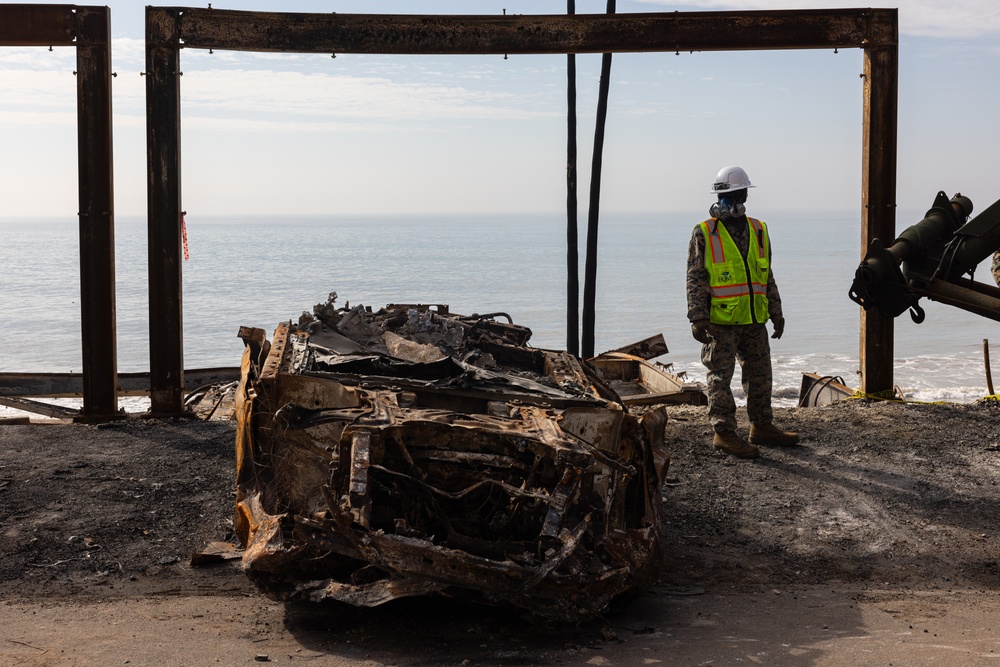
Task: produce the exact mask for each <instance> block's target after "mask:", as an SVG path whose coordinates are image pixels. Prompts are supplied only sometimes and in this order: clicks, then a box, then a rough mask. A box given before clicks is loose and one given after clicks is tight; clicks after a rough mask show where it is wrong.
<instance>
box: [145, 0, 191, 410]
mask: <svg viewBox="0 0 1000 667" xmlns="http://www.w3.org/2000/svg"><path fill="white" fill-rule="evenodd" d="M179 13H180V11H179V10H173V9H160V10H157V11H152V8H150V7H147V8H146V151H147V153H146V157H147V179H148V182H147V209H148V210H147V213H148V220H147V230H148V231H147V233H148V244H149V373H150V388H149V398H150V414H152V415H153V416H169V415H178V414H181V413H182V412H183V406H182V400H183V395H182V387H183V386H184V336H183V331H184V329H183V327H184V323H183V312H182V305H181V226H180V219H181V149H180V144H181V132H180V123H181V105H180V99H181V98H180V41H179V40H180V36H179V31H178V26H177V23H178V20H177V19H178V15H179Z"/></svg>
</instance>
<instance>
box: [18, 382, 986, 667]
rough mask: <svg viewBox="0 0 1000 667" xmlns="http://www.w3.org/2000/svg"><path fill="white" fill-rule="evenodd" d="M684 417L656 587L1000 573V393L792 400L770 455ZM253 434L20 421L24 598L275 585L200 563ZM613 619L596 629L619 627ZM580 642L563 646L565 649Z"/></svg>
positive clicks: (442, 612) (436, 610) (324, 619)
mask: <svg viewBox="0 0 1000 667" xmlns="http://www.w3.org/2000/svg"><path fill="white" fill-rule="evenodd" d="M669 414H670V422H669V424H668V426H667V430H668V434H667V440H668V442H669V443H670V446H671V459H672V462H671V467H670V470H669V473H668V481H667V484H666V485H665V486H664V488H663V502H664V517H665V521H666V530H665V532H666V544H665V550H666V556H665V558H664V564H663V568H662V575H661V577H660V581H659V582H658V584H657V586H656V587H655V588H654V589H653V591H651V594H653V595H664V594H678V593H683V594H698V593H700V592H702V591H709V592H719V591H723V590H725V591H735V592H739V591H768V590H771V589H776V588H786V587H790V586H806V585H812V584H831V585H837V586H840V585H844V586H850V587H854V588H864V587H867V586H872V587H878V588H880V589H883V590H884V589H887V588H888V589H893V588H898V589H901V590H902V589H910V588H921V589H940V590H947V589H949V588H952V587H956V588H966V589H969V588H972V589H984V590H986V589H990V590H996V589H997V588H998V586H1000V565H998V561H1000V530H998V524H997V517H998V516H1000V486H998V482H1000V405H998V404H996V403H993V402H982V403H978V404H971V405H921V404H902V403H869V402H861V401H850V402H845V403H841V404H837V405H835V406H831V407H827V408H812V409H784V410H779V411H778V415H777V416H778V421H779V423H780V425H781V426H782V427H785V428H791V429H795V430H798V431H799V432H800V433H801V434H802V436H803V444H802V446H800V447H795V448H788V449H773V448H772V449H766V450H765V451H764V454H763V457H762V458H761V459H759V460H756V461H742V460H735V459H732V458H728V457H726V456H723V455H721V454H719V453H717V452H714V451H712V450H711V449H710V448H709V446H708V443H709V441H710V427H709V425H708V421H707V417H706V413H705V408H703V407H687V406H680V407H671V408H669ZM234 437H235V428H234V426H233V425H231V424H229V423H225V422H198V421H193V420H177V421H146V420H138V419H130V420H127V421H124V422H120V423H113V424H106V425H100V426H94V425H43V424H39V425H28V426H0V536H2V539H0V580H2V581H4V582H6V585H5V587H4V591H5V595H4V596H3V597H4V599H6V600H7V601H24V600H50V601H51V602H52V603H54V604H71V605H73V604H80V605H86V604H89V603H92V602H114V601H115V600H122V601H126V600H130V599H133V600H134V599H136V598H139V599H149V598H150V597H153V598H155V597H157V596H164V595H169V596H178V595H181V596H183V595H197V596H223V597H225V596H241V597H242V596H254V595H258V593H257V592H256V591H255V590H254V589H253V588H252V586H250V585H249V583H248V582H247V581H246V579H245V577H244V576H243V575H242V574H241V573H240V572H239V571H238V569H237V568H236V567H234V566H233V565H232V564H228V565H220V566H213V567H198V568H194V567H191V565H190V559H191V554H192V553H193V552H196V551H199V550H201V549H202V548H203V547H205V545H207V544H208V543H210V542H213V541H232V539H233V534H232V513H233V503H234V498H233V489H234V486H235V480H234V469H235V462H234V454H233V451H234V445H233V443H234ZM11 584H13V585H11ZM415 608H416V609H417V610H418V613H416V614H413V613H412V612H413V610H414V609H415ZM331 613H333V614H334V618H331V616H330V614H331ZM401 615H405V616H406V618H407V619H408V625H407V627H408V630H407V632H405V633H401V632H399V631H398V630H397V628H398V627H399V622H400V618H401ZM345 618H350V619H351V620H350V621H348V622H344V619H345ZM499 618H504V619H507V620H505V621H503V623H501V622H500V621H499V620H498V619H499ZM358 619H364V622H363V623H362V621H359V620H358ZM415 619H421V620H415ZM284 623H285V624H286V625H288V626H295V625H296V624H298V625H299V626H301V627H302V628H305V629H308V628H310V627H312V626H313V625H316V624H319V625H322V626H325V627H329V626H330V625H331V624H337V623H342V626H341V632H342V634H343V637H342V638H348V637H350V638H353V640H354V641H356V642H361V643H363V642H364V641H365V640H366V638H367V639H371V640H372V641H374V637H376V636H377V635H378V634H379V633H381V632H385V631H386V630H387V629H392V631H393V632H394V633H395V637H396V640H397V641H399V642H404V643H405V642H407V641H410V640H412V641H418V640H419V638H421V637H423V636H424V635H427V633H431V634H433V635H434V636H435V637H443V638H445V640H448V641H451V642H452V643H453V644H454V643H456V642H457V643H459V644H460V643H462V642H476V641H481V640H482V634H481V633H486V632H487V630H485V629H484V628H489V630H488V632H489V633H490V634H496V633H498V632H499V633H501V634H502V633H504V632H507V633H509V632H514V633H515V634H517V633H521V635H520V637H519V638H518V640H519V641H526V642H527V641H528V639H526V638H527V637H529V636H532V635H535V636H537V633H539V632H540V630H539V629H538V628H531V627H528V626H527V625H525V626H523V627H522V626H517V625H516V623H517V621H516V619H512V618H510V617H509V615H506V616H505V615H503V614H500V613H498V612H497V611H495V610H491V609H488V608H476V611H474V612H470V611H469V609H468V608H466V607H464V606H463V607H455V606H454V605H451V604H449V603H440V602H431V601H419V600H417V601H401V602H400V603H399V604H396V605H387V606H386V607H384V608H379V609H376V610H370V611H367V612H364V613H362V614H360V615H359V614H356V613H352V614H348V615H347V616H344V615H343V612H342V611H335V612H330V611H329V610H325V611H323V613H322V614H318V615H317V614H316V613H314V612H313V611H302V610H300V609H298V608H289V609H288V611H287V613H286V615H285V618H284ZM507 623H510V624H513V625H506V624H507ZM477 628H478V630H477ZM512 628H513V630H512ZM576 632H577V634H574V635H573V636H574V637H575V639H574V640H573V641H578V640H579V638H580V637H581V635H580V634H579V629H577V631H576ZM602 632H603V631H602V630H601V629H600V628H597V627H596V626H595V628H594V629H593V634H592V635H591V637H592V639H593V641H597V642H601V641H607V639H608V635H607V633H606V632H604V634H602ZM411 633H412V634H411ZM408 638H409V639H408ZM565 639H566V638H565V636H562V635H560V634H559V633H557V634H556V635H555V636H552V635H548V639H547V640H546V643H547V644H551V642H552V641H555V642H557V643H558V642H563V643H561V644H559V651H562V652H564V651H565V650H566V644H565ZM540 650H541V649H540ZM521 657H522V658H523V657H524V656H523V654H522V656H521ZM535 658H536V660H534V661H536V662H544V661H546V660H545V658H544V656H542V654H541V653H539V654H538V655H536V656H535Z"/></svg>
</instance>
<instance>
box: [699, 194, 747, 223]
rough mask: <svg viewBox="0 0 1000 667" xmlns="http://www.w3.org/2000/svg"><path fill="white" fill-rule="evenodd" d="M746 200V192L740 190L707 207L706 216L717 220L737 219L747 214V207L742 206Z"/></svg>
mask: <svg viewBox="0 0 1000 667" xmlns="http://www.w3.org/2000/svg"><path fill="white" fill-rule="evenodd" d="M746 200H747V191H746V190H741V191H740V192H738V193H735V194H733V195H730V196H727V197H722V198H720V199H719V201H717V202H715V203H714V204H712V205H711V206H710V207H709V209H708V214H709V215H710V216H712V217H713V218H716V219H717V220H725V219H726V218H739V217H741V216H743V215H745V214H746V212H747V207H746V206H744V205H743V202H745V201H746Z"/></svg>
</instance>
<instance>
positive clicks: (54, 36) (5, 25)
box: [0, 4, 118, 420]
mask: <svg viewBox="0 0 1000 667" xmlns="http://www.w3.org/2000/svg"><path fill="white" fill-rule="evenodd" d="M110 35H111V12H110V10H109V9H108V8H107V7H78V6H76V5H7V4H4V5H0V46H74V47H76V63H77V64H76V67H77V72H76V74H77V80H76V98H77V161H78V164H77V171H78V174H79V176H78V179H79V180H78V197H79V216H80V221H79V225H80V309H81V341H82V349H83V359H82V370H83V378H82V379H83V409H82V411H81V418H82V419H85V420H101V419H110V418H114V417H116V416H117V413H118V395H117V384H118V381H117V369H118V355H117V342H116V333H115V243H114V236H115V234H114V185H113V183H114V178H113V173H114V170H113V166H112V150H111V37H110Z"/></svg>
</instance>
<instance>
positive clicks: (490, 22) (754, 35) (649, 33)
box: [156, 7, 894, 55]
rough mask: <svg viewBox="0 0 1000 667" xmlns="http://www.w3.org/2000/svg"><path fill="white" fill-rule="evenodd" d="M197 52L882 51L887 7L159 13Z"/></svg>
mask: <svg viewBox="0 0 1000 667" xmlns="http://www.w3.org/2000/svg"><path fill="white" fill-rule="evenodd" d="M156 9H157V10H158V11H163V12H176V13H178V14H180V19H181V21H180V34H179V37H180V39H182V40H183V43H184V46H185V47H187V48H202V49H210V48H212V49H233V50H244V51H294V52H301V53H382V54H470V55H471V54H529V53H530V54H546V53H547V54H563V53H612V52H619V53H621V52H641V51H731V50H750V49H810V48H835V47H841V48H847V47H859V48H860V47H863V46H867V45H878V43H877V42H876V41H874V40H873V39H872V37H873V35H872V34H871V32H870V26H871V17H872V16H873V15H877V14H879V13H881V12H883V11H894V10H877V9H830V10H775V11H751V12H671V13H642V14H617V15H612V16H609V15H603V14H579V15H572V16H564V15H523V14H522V15H510V16H507V15H503V16H501V15H497V16H434V15H388V14H387V15H366V14H298V13H285V12H248V11H231V10H219V9H200V8H191V7H171V8H156Z"/></svg>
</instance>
